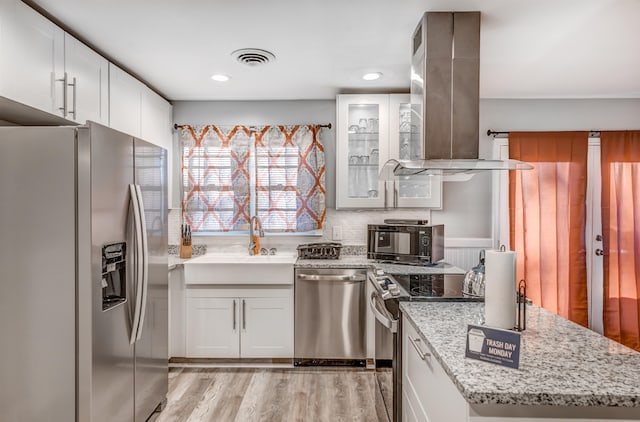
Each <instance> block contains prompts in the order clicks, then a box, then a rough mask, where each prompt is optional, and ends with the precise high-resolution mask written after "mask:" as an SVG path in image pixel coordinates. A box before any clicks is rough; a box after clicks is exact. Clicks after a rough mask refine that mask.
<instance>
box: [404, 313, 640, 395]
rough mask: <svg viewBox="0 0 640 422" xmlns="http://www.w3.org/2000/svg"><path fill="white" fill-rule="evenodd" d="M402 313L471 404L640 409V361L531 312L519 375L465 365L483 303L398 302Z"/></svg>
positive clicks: (565, 323) (486, 365) (554, 319)
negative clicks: (470, 330)
mask: <svg viewBox="0 0 640 422" xmlns="http://www.w3.org/2000/svg"><path fill="white" fill-rule="evenodd" d="M400 309H401V310H402V311H403V313H404V315H405V316H407V318H408V319H409V321H410V323H411V324H412V325H413V326H414V327H415V328H416V329H417V331H418V333H419V334H420V335H421V336H422V337H423V340H424V341H425V342H426V344H427V345H428V347H429V349H431V352H432V354H433V356H434V357H435V359H436V360H437V361H438V362H440V364H441V365H442V367H443V368H444V370H445V372H446V373H447V374H448V375H449V377H450V378H451V380H452V381H453V383H454V384H455V385H456V387H457V388H458V390H459V391H460V392H461V393H462V396H463V397H464V398H465V399H466V400H467V401H468V402H470V403H475V404H509V405H553V406H619V407H640V383H639V382H638V380H639V379H640V353H638V352H636V351H634V350H632V349H630V348H627V347H625V346H623V345H621V344H619V343H616V342H614V341H612V340H609V339H608V338H606V337H603V336H601V335H600V334H598V333H596V332H594V331H591V330H588V329H586V328H584V327H582V326H580V325H577V324H574V323H573V322H570V321H568V320H566V319H564V318H562V317H559V316H557V315H555V314H553V313H551V312H549V311H547V310H545V309H542V308H540V307H538V306H535V305H529V306H528V307H527V329H526V331H524V332H523V333H522V337H521V352H520V369H518V370H515V369H510V368H505V367H501V366H498V365H493V364H490V363H486V362H480V361H477V360H472V359H467V358H465V357H464V353H465V344H466V331H467V324H479V323H480V321H481V319H483V316H484V304H481V303H447V302H439V303H428V302H419V303H416V302H402V303H401V305H400Z"/></svg>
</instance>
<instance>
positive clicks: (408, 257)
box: [367, 224, 444, 265]
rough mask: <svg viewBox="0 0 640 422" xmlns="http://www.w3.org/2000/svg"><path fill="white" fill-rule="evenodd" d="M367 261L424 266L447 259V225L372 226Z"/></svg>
mask: <svg viewBox="0 0 640 422" xmlns="http://www.w3.org/2000/svg"><path fill="white" fill-rule="evenodd" d="M367 227H368V235H367V258H369V259H377V260H382V261H393V262H398V263H402V264H414V265H423V264H431V263H435V262H438V261H440V260H442V259H444V225H443V224H439V225H434V226H427V225H425V224H369V225H368V226H367Z"/></svg>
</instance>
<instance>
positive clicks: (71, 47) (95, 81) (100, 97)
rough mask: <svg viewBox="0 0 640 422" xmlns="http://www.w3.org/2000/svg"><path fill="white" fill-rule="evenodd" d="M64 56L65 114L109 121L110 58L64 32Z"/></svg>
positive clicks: (81, 121) (72, 117)
mask: <svg viewBox="0 0 640 422" xmlns="http://www.w3.org/2000/svg"><path fill="white" fill-rule="evenodd" d="M64 56H65V71H66V73H67V84H68V85H67V118H68V119H70V120H74V121H76V122H78V123H85V122H86V121H87V120H91V121H93V122H98V123H102V124H105V125H106V124H108V123H109V62H108V61H107V59H105V58H104V57H102V56H101V55H99V54H98V53H96V52H95V51H93V50H92V49H90V48H89V47H87V46H86V45H84V44H83V43H81V42H80V41H78V40H77V39H75V38H73V37H72V36H71V35H69V34H64Z"/></svg>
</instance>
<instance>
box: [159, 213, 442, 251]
mask: <svg viewBox="0 0 640 422" xmlns="http://www.w3.org/2000/svg"><path fill="white" fill-rule="evenodd" d="M386 218H408V219H428V220H429V219H430V213H429V211H428V210H426V211H425V210H424V209H408V210H406V209H403V210H336V209H334V208H327V218H326V221H325V225H324V228H323V234H322V236H285V235H281V236H267V237H265V238H262V239H260V241H261V243H262V244H263V245H264V246H267V247H277V248H281V249H283V250H295V248H296V246H297V245H298V244H300V243H310V242H329V241H333V236H332V235H333V228H334V227H335V226H339V227H340V228H341V230H342V239H341V240H339V242H341V243H342V244H343V245H362V246H364V245H366V244H367V224H375V223H382V222H383V221H384V219H386ZM180 223H181V218H180V210H179V209H172V210H169V244H170V245H177V244H179V242H180ZM247 242H248V237H247V236H246V235H244V236H234V235H230V236H225V235H221V236H194V237H193V244H194V245H195V244H205V245H207V250H215V248H217V247H219V248H225V249H226V248H232V249H236V248H238V249H239V250H242V248H246V247H247Z"/></svg>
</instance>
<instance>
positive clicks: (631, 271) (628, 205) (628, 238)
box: [600, 131, 640, 351]
mask: <svg viewBox="0 0 640 422" xmlns="http://www.w3.org/2000/svg"><path fill="white" fill-rule="evenodd" d="M600 153H601V155H600V157H601V158H600V165H601V170H602V231H603V232H602V238H603V239H602V241H603V250H604V315H603V319H604V334H605V335H606V336H607V337H609V338H611V339H613V340H616V341H618V342H620V343H622V344H625V345H627V346H629V347H632V348H634V349H636V350H639V351H640V301H639V300H638V298H639V297H640V256H639V255H640V131H619V132H602V133H601V134H600Z"/></svg>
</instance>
